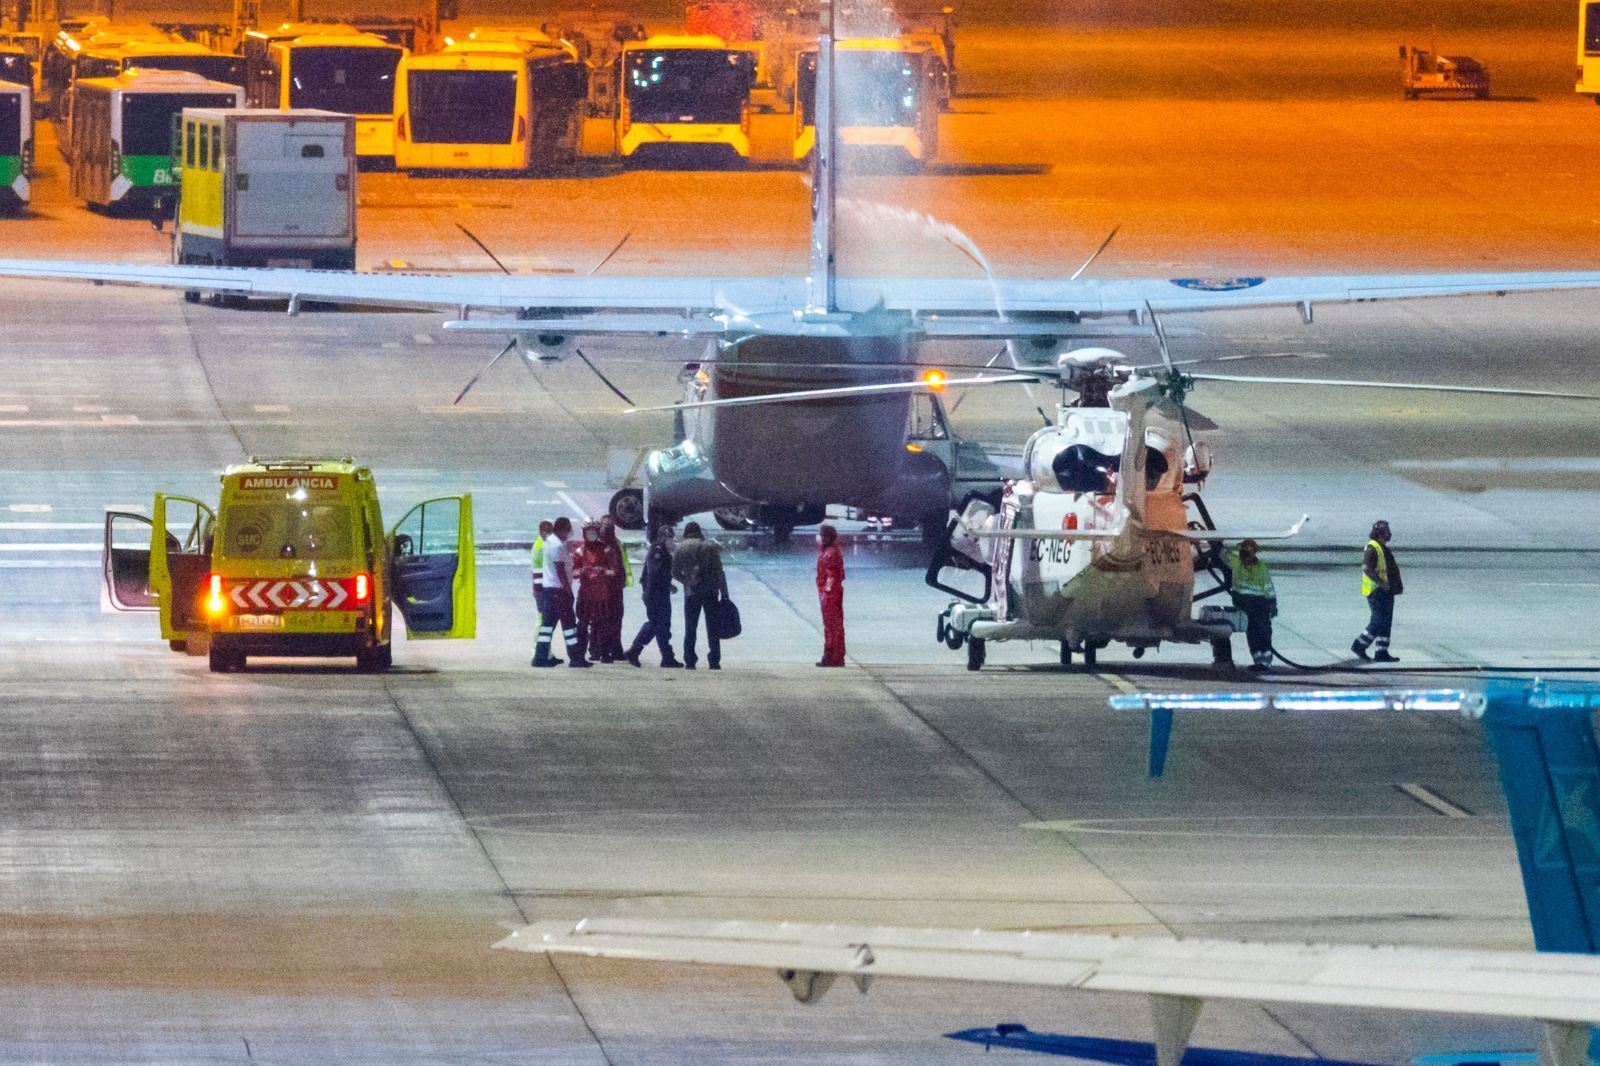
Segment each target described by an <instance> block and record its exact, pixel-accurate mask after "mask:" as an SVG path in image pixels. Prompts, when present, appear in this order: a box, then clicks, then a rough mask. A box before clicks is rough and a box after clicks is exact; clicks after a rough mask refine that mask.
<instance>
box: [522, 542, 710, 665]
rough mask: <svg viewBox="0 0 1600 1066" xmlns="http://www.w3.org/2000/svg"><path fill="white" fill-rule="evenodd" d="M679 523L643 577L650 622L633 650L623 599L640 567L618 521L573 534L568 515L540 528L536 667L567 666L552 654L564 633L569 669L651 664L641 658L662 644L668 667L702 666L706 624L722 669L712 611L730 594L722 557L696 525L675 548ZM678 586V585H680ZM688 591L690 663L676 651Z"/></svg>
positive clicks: (654, 549)
mask: <svg viewBox="0 0 1600 1066" xmlns="http://www.w3.org/2000/svg"><path fill="white" fill-rule="evenodd" d="M674 539H675V537H674V532H673V527H672V526H661V527H660V528H658V529H657V530H656V531H655V536H654V539H653V540H652V541H651V544H650V550H649V551H648V552H647V553H646V555H645V560H644V566H643V568H642V570H641V572H640V574H639V582H638V583H639V587H640V591H641V593H642V595H643V599H644V610H645V623H644V625H643V626H641V627H640V629H639V632H638V633H637V634H635V636H634V638H633V641H632V643H631V644H629V645H628V646H627V647H624V646H623V643H622V622H623V600H624V593H625V591H626V590H627V589H628V588H630V587H632V586H633V584H634V576H633V564H632V562H631V561H630V560H629V558H628V553H627V551H626V550H625V549H624V547H623V545H622V541H621V540H620V539H619V538H618V537H617V530H616V525H615V523H613V522H612V520H611V517H610V516H609V515H607V516H606V517H604V518H602V519H600V521H599V522H590V523H586V524H585V525H584V527H583V530H582V535H581V537H579V538H578V539H576V540H574V539H573V537H572V520H571V519H569V518H567V517H565V516H562V517H560V518H557V519H555V520H554V521H550V522H541V523H539V535H538V537H537V538H535V540H534V542H533V596H534V602H535V603H536V605H537V607H538V611H539V637H538V641H537V643H536V644H535V645H534V651H533V666H535V667H553V666H560V665H561V664H562V662H563V660H561V659H558V658H555V657H554V656H552V655H551V654H550V646H551V644H552V642H553V641H554V638H555V632H556V630H557V629H560V630H561V635H562V639H563V640H564V641H565V642H566V646H567V658H566V660H565V662H566V664H567V666H569V667H579V668H583V667H589V666H593V665H594V664H595V663H596V662H602V663H614V662H627V663H628V664H630V665H632V666H641V665H643V664H642V663H641V662H640V658H639V657H640V655H641V654H642V653H643V651H644V649H645V647H646V646H647V645H649V644H650V643H651V642H652V641H654V643H655V645H656V647H657V649H659V651H660V653H661V665H662V666H663V667H666V668H667V669H688V670H693V669H695V668H696V666H698V665H699V661H700V659H699V654H698V650H697V647H696V643H697V642H696V635H697V631H698V629H699V626H700V621H701V619H702V617H704V618H705V620H706V645H707V648H706V651H707V655H706V665H707V666H708V667H710V668H711V669H712V670H719V669H721V668H722V644H721V640H720V639H719V633H718V630H717V627H716V626H715V625H714V624H713V623H712V618H711V614H712V612H713V611H714V610H715V609H716V607H717V605H718V604H720V603H721V602H722V601H723V600H726V599H727V596H728V578H727V574H726V573H725V572H724V571H723V568H722V553H721V551H720V550H719V549H718V548H717V546H716V545H715V544H711V543H709V542H707V541H706V539H705V534H704V533H703V532H702V531H701V529H700V526H699V524H698V523H696V522H690V523H689V524H688V525H686V526H684V529H683V539H684V543H683V545H682V547H679V548H677V550H676V551H674V545H673V541H674ZM674 582H676V583H677V584H676V585H675V584H674ZM678 586H681V587H682V588H683V593H684V600H683V621H684V637H683V660H682V661H679V659H678V658H677V656H676V655H674V654H673V650H672V597H673V595H675V594H676V593H677V591H678Z"/></svg>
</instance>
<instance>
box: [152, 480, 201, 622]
mask: <svg viewBox="0 0 1600 1066" xmlns="http://www.w3.org/2000/svg"><path fill="white" fill-rule="evenodd" d="M150 515H151V518H150V594H151V595H152V596H153V597H155V600H156V602H157V603H158V604H159V605H160V608H161V636H162V637H163V638H164V639H166V640H185V639H187V638H188V636H189V634H190V633H195V632H199V631H201V630H204V629H206V628H207V626H206V623H205V619H204V616H203V615H202V614H201V613H200V590H201V586H203V585H204V584H205V580H206V575H207V574H209V573H210V572H211V543H210V541H211V532H212V530H214V529H215V528H216V521H217V516H216V514H215V513H214V512H213V511H212V510H211V508H209V507H207V506H206V505H205V504H203V503H201V502H200V501H199V500H196V499H192V498H190V497H188V496H167V495H164V494H162V493H159V492H158V493H156V501H155V506H154V507H153V508H152V509H151V512H150Z"/></svg>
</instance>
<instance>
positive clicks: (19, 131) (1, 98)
mask: <svg viewBox="0 0 1600 1066" xmlns="http://www.w3.org/2000/svg"><path fill="white" fill-rule="evenodd" d="M32 169H33V86H31V85H17V84H15V83H14V82H6V81H0V211H4V212H7V213H11V214H15V213H18V212H20V211H21V210H22V209H23V208H24V207H26V206H27V204H28V194H29V189H28V171H30V170H32Z"/></svg>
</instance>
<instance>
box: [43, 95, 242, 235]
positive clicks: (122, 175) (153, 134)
mask: <svg viewBox="0 0 1600 1066" xmlns="http://www.w3.org/2000/svg"><path fill="white" fill-rule="evenodd" d="M243 102H244V90H242V89H240V88H239V87H238V86H237V85H228V84H226V83H224V82H220V81H207V80H206V79H205V78H202V77H201V76H200V75H198V74H191V73H189V72H188V71H179V70H130V71H127V72H126V73H123V74H119V75H118V76H116V77H115V78H90V79H88V80H87V81H80V82H78V83H77V85H76V86H75V87H74V89H73V105H72V124H71V127H70V132H69V137H68V140H69V141H70V142H71V145H72V148H71V154H70V156H69V162H70V165H71V175H72V194H73V195H74V196H78V197H81V198H82V199H83V200H85V201H86V202H87V203H88V204H89V205H90V206H91V207H100V208H107V209H111V208H119V207H123V206H135V205H137V206H141V207H150V206H152V205H154V204H156V202H157V201H167V200H168V199H169V198H170V197H172V196H173V194H174V193H176V191H177V190H176V189H175V188H174V187H173V186H174V184H175V181H176V177H175V175H174V173H173V160H172V149H173V135H172V131H173V122H174V120H175V119H176V117H177V115H178V113H179V112H180V111H182V110H183V109H184V108H186V107H239V106H241V105H242V104H243Z"/></svg>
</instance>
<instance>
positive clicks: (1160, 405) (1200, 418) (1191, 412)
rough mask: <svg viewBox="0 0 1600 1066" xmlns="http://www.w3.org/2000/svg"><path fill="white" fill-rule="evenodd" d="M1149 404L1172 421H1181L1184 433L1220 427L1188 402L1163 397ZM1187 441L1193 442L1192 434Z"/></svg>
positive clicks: (1206, 431) (1207, 430) (1204, 431)
mask: <svg viewBox="0 0 1600 1066" xmlns="http://www.w3.org/2000/svg"><path fill="white" fill-rule="evenodd" d="M1150 406H1151V409H1152V410H1156V411H1159V412H1161V413H1162V414H1163V415H1166V416H1167V417H1168V418H1170V419H1172V420H1173V421H1175V422H1180V423H1182V424H1183V428H1184V431H1185V433H1189V432H1190V431H1192V430H1199V431H1200V432H1202V433H1208V432H1210V431H1211V430H1213V429H1219V428H1221V427H1219V426H1218V425H1217V424H1216V422H1214V421H1212V420H1211V419H1209V418H1207V417H1206V416H1205V415H1203V414H1201V413H1200V412H1199V411H1196V410H1195V409H1194V408H1193V407H1190V406H1189V405H1188V404H1180V403H1177V402H1175V401H1173V400H1170V399H1167V398H1165V397H1163V398H1162V399H1160V400H1157V401H1156V402H1155V403H1153V404H1151V405H1150ZM1189 443H1191V444H1193V443H1194V438H1193V437H1192V436H1191V437H1190V438H1189Z"/></svg>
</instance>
